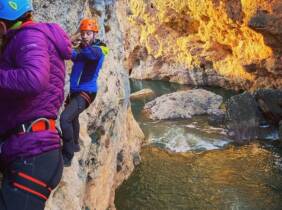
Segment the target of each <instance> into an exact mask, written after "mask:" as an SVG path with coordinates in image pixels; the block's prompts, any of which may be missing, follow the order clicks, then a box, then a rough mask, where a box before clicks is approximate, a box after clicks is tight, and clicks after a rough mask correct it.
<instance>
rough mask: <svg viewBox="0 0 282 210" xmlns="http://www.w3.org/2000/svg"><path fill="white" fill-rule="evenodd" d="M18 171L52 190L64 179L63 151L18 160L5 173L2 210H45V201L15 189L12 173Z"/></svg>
mask: <svg viewBox="0 0 282 210" xmlns="http://www.w3.org/2000/svg"><path fill="white" fill-rule="evenodd" d="M14 171H18V172H22V173H25V174H27V175H29V176H31V177H34V178H36V179H38V180H41V181H42V182H45V183H46V184H47V185H48V186H49V187H51V188H52V189H53V188H55V187H56V186H57V185H58V184H59V182H60V180H61V177H62V172H63V161H62V154H61V149H57V150H53V151H50V152H46V153H43V154H41V155H37V156H34V157H31V158H21V159H17V160H15V161H14V162H12V163H11V165H10V166H9V168H8V169H7V170H6V171H5V173H4V178H3V180H2V188H1V190H0V210H44V207H45V200H44V199H42V198H39V197H38V196H36V195H34V194H31V193H30V192H26V191H24V190H21V189H18V188H15V187H13V186H12V185H11V183H12V182H13V177H12V176H11V174H12V172H14Z"/></svg>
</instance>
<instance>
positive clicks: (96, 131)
mask: <svg viewBox="0 0 282 210" xmlns="http://www.w3.org/2000/svg"><path fill="white" fill-rule="evenodd" d="M34 7H35V10H36V12H35V17H36V19H37V20H43V21H46V20H47V21H53V22H59V23H60V24H61V25H62V26H63V27H64V28H65V29H66V30H67V31H68V32H69V33H70V34H72V33H74V32H76V30H77V26H78V23H79V21H80V19H81V18H82V17H94V18H96V19H97V20H98V21H99V23H100V33H99V37H100V38H101V39H102V40H104V41H105V42H106V43H107V44H108V46H109V47H110V53H109V55H108V56H107V58H106V60H105V63H104V66H103V70H102V72H101V73H100V77H99V87H100V88H99V92H98V94H97V97H96V99H95V102H94V104H93V105H92V106H90V107H89V108H88V109H87V112H85V113H83V114H82V116H81V117H80V123H81V132H80V145H81V151H80V152H79V153H76V154H75V157H74V159H73V162H72V166H71V167H69V168H65V170H64V174H63V178H62V181H61V183H60V185H59V186H58V188H57V189H55V190H54V192H53V194H52V196H51V198H50V199H49V201H48V203H47V206H46V210H62V209H68V210H82V209H85V210H86V209H87V210H89V209H95V210H105V209H115V207H114V196H115V189H116V188H117V187H118V186H119V185H120V184H121V183H122V182H123V180H124V179H126V178H127V177H128V176H129V175H130V174H131V172H132V171H133V169H134V166H135V165H136V164H138V163H139V162H140V156H139V151H140V147H141V143H142V140H143V138H144V136H143V133H142V131H141V130H140V128H139V126H138V124H137V122H136V121H135V120H134V118H133V115H132V112H131V108H130V101H129V95H130V86H129V80H128V74H127V72H126V71H125V70H124V68H123V65H122V63H121V61H122V60H123V45H122V38H123V37H122V34H121V32H120V30H119V23H118V20H117V17H116V15H115V5H114V2H112V1H110V0H99V1H98V0H95V1H94V0H89V1H88V0H71V1H70V0H60V1H58V0H45V1H41V0H34ZM90 136H91V137H92V138H91V137H90Z"/></svg>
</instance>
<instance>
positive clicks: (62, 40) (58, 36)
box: [9, 23, 72, 60]
mask: <svg viewBox="0 0 282 210" xmlns="http://www.w3.org/2000/svg"><path fill="white" fill-rule="evenodd" d="M27 29H35V30H38V31H41V32H42V33H43V34H45V36H46V37H47V38H48V39H49V40H50V41H51V42H52V43H53V44H54V46H55V48H56V49H57V51H58V53H59V54H60V56H61V57H62V58H63V59H65V60H69V59H70V58H71V52H72V47H71V41H70V39H69V37H68V35H67V34H66V32H65V31H64V30H63V29H62V28H61V27H60V26H59V25H58V24H56V23H32V24H28V25H25V26H23V27H22V28H21V29H16V30H13V32H14V33H15V32H16V31H17V30H27ZM13 32H12V33H9V35H10V36H13Z"/></svg>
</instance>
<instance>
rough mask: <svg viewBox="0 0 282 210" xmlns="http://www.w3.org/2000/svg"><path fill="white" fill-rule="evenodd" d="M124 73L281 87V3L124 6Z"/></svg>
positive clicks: (148, 1) (194, 0) (144, 0)
mask: <svg viewBox="0 0 282 210" xmlns="http://www.w3.org/2000/svg"><path fill="white" fill-rule="evenodd" d="M118 4H119V10H118V14H119V16H120V18H119V19H120V22H121V25H122V29H123V33H124V35H125V39H124V40H125V43H124V44H125V49H126V59H125V61H124V65H125V67H126V68H127V69H128V71H129V72H131V76H132V77H133V78H137V79H162V80H169V81H173V82H180V83H186V84H197V85H219V86H224V87H231V88H235V87H238V88H243V89H256V88H258V87H273V88H281V87H282V79H281V74H282V67H281V65H282V59H281V55H282V53H281V49H282V38H281V37H282V36H281V33H282V30H281V25H282V15H281V14H282V1H281V0H270V1H269V0H203V1H199V0H189V1H182V0H176V1H170V0H123V1H119V2H118Z"/></svg>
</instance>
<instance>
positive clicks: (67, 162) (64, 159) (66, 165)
mask: <svg viewBox="0 0 282 210" xmlns="http://www.w3.org/2000/svg"><path fill="white" fill-rule="evenodd" d="M63 161H64V167H70V166H71V161H72V159H69V158H67V157H66V156H64V155H63Z"/></svg>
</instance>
